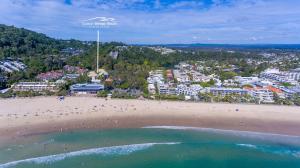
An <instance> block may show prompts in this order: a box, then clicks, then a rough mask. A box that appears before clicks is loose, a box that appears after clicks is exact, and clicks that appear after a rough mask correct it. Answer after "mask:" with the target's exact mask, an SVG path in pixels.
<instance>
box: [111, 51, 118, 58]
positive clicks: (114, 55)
mask: <svg viewBox="0 0 300 168" xmlns="http://www.w3.org/2000/svg"><path fill="white" fill-rule="evenodd" d="M109 56H110V57H112V58H113V59H117V58H118V56H119V52H118V51H111V52H110V53H109Z"/></svg>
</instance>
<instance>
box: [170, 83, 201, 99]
mask: <svg viewBox="0 0 300 168" xmlns="http://www.w3.org/2000/svg"><path fill="white" fill-rule="evenodd" d="M201 89H202V87H201V86H200V85H190V86H187V85H183V84H181V85H178V86H177V88H176V93H177V95H185V96H198V94H199V92H200V91H201Z"/></svg>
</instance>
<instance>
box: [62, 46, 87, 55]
mask: <svg viewBox="0 0 300 168" xmlns="http://www.w3.org/2000/svg"><path fill="white" fill-rule="evenodd" d="M83 52H84V50H82V49H77V48H72V47H69V48H65V49H62V50H61V54H63V55H70V56H76V55H80V54H82V53H83Z"/></svg>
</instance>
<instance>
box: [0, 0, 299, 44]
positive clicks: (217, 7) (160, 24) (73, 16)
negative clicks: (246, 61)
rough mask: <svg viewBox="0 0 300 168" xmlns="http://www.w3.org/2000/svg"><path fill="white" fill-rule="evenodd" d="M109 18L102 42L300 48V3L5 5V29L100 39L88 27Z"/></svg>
mask: <svg viewBox="0 0 300 168" xmlns="http://www.w3.org/2000/svg"><path fill="white" fill-rule="evenodd" d="M95 17H109V18H114V19H115V20H116V23H117V24H116V25H113V26H109V27H105V28H100V40H101V41H104V42H109V41H119V42H125V43H128V44H171V43H172V44H174V43H176V44H179V43H185V44H188V43H206V44H300V0H1V4H0V24H6V25H14V26H16V27H24V28H27V29H30V30H33V31H37V32H40V33H44V34H46V35H48V36H50V37H54V38H59V39H70V38H73V39H79V40H96V32H97V29H95V28H90V27H86V26H83V24H82V22H83V21H85V20H87V19H90V18H95Z"/></svg>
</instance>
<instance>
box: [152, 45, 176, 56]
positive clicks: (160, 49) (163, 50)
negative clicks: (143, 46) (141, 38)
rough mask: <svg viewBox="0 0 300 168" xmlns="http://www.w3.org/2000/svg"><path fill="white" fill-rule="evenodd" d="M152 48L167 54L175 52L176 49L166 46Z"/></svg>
mask: <svg viewBox="0 0 300 168" xmlns="http://www.w3.org/2000/svg"><path fill="white" fill-rule="evenodd" d="M149 48H150V49H152V50H154V51H156V52H160V53H161V54H162V55H167V54H171V53H175V52H176V50H173V49H170V48H165V47H149Z"/></svg>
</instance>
